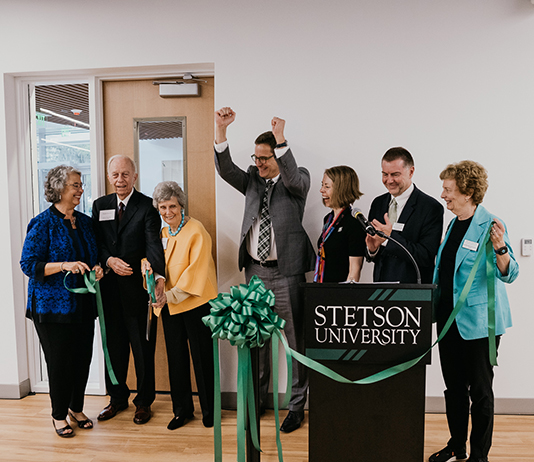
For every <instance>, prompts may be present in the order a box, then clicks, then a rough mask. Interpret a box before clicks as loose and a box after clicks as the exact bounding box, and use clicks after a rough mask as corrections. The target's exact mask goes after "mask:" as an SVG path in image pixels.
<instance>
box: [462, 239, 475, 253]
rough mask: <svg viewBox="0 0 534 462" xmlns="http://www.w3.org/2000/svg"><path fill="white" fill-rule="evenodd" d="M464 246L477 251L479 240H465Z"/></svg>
mask: <svg viewBox="0 0 534 462" xmlns="http://www.w3.org/2000/svg"><path fill="white" fill-rule="evenodd" d="M462 247H463V248H464V249H467V250H474V251H475V252H476V251H477V249H478V242H473V241H469V240H467V239H466V240H465V241H464V243H463V245H462Z"/></svg>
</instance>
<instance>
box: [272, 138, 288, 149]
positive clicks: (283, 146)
mask: <svg viewBox="0 0 534 462" xmlns="http://www.w3.org/2000/svg"><path fill="white" fill-rule="evenodd" d="M286 146H287V140H285V141H284V142H283V143H278V144H277V145H276V146H275V147H274V149H280V148H285V147H286Z"/></svg>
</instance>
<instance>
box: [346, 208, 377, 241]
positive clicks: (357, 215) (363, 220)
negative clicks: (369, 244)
mask: <svg viewBox="0 0 534 462" xmlns="http://www.w3.org/2000/svg"><path fill="white" fill-rule="evenodd" d="M352 216H353V217H354V218H356V220H358V222H359V223H360V225H362V226H363V229H364V230H365V232H366V233H367V234H369V236H374V235H375V234H376V233H377V231H376V229H375V227H374V226H373V225H372V224H371V223H369V222H368V221H367V219H366V218H365V216H364V215H363V213H362V211H361V210H360V209H358V208H353V209H352Z"/></svg>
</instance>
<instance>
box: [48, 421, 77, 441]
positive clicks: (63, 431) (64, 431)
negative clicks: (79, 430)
mask: <svg viewBox="0 0 534 462" xmlns="http://www.w3.org/2000/svg"><path fill="white" fill-rule="evenodd" d="M52 425H53V426H54V430H55V431H56V433H57V435H58V436H61V438H72V437H73V436H74V431H73V430H72V427H71V426H70V425H68V424H67V425H65V426H64V427H62V428H57V427H56V421H55V420H54V419H52Z"/></svg>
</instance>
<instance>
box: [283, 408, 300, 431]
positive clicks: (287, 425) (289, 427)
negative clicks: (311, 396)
mask: <svg viewBox="0 0 534 462" xmlns="http://www.w3.org/2000/svg"><path fill="white" fill-rule="evenodd" d="M303 420H304V412H303V411H302V412H295V411H289V413H288V414H287V417H286V418H285V419H284V422H283V423H282V425H281V426H280V431H282V432H284V433H291V432H293V431H295V430H296V429H297V428H299V427H300V424H301V423H302V421H303Z"/></svg>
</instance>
